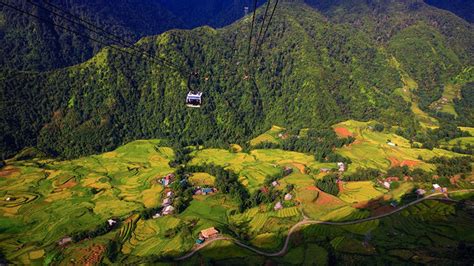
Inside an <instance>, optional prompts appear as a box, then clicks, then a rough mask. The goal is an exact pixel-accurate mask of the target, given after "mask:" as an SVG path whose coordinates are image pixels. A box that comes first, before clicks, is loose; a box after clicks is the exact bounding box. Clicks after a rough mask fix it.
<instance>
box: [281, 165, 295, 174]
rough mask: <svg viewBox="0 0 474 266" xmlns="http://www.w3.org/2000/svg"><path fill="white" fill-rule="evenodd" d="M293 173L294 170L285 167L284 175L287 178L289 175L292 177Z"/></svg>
mask: <svg viewBox="0 0 474 266" xmlns="http://www.w3.org/2000/svg"><path fill="white" fill-rule="evenodd" d="M291 173H293V168H291V167H289V166H285V168H284V169H283V175H284V176H287V175H290V174H291Z"/></svg>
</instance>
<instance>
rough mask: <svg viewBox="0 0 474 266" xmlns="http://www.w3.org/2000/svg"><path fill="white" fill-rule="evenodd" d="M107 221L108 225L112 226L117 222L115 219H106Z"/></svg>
mask: <svg viewBox="0 0 474 266" xmlns="http://www.w3.org/2000/svg"><path fill="white" fill-rule="evenodd" d="M107 223H108V224H109V226H113V225H114V224H116V223H117V221H115V220H114V219H108V220H107Z"/></svg>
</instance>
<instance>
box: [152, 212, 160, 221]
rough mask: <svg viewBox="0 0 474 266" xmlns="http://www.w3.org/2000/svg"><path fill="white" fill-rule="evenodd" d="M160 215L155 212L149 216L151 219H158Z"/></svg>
mask: <svg viewBox="0 0 474 266" xmlns="http://www.w3.org/2000/svg"><path fill="white" fill-rule="evenodd" d="M160 217H161V214H160V213H159V212H157V213H155V214H154V215H153V216H152V217H151V218H153V219H158V218H160Z"/></svg>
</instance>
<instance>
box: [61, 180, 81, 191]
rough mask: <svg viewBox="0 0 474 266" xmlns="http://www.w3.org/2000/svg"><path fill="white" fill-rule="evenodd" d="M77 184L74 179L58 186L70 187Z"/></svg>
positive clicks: (62, 187)
mask: <svg viewBox="0 0 474 266" xmlns="http://www.w3.org/2000/svg"><path fill="white" fill-rule="evenodd" d="M76 185H77V182H76V181H75V180H74V179H70V180H68V181H67V182H66V183H64V184H62V185H60V186H59V188H61V189H65V188H72V187H74V186H76Z"/></svg>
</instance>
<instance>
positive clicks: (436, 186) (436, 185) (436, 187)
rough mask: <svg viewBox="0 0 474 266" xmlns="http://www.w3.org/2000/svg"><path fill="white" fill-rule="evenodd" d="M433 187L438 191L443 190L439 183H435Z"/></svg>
mask: <svg viewBox="0 0 474 266" xmlns="http://www.w3.org/2000/svg"><path fill="white" fill-rule="evenodd" d="M433 188H434V189H435V190H438V191H439V190H441V186H440V185H438V184H433Z"/></svg>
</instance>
